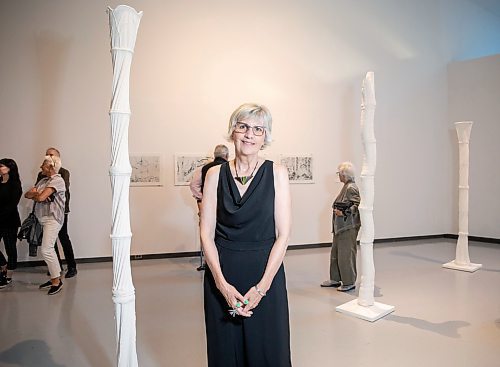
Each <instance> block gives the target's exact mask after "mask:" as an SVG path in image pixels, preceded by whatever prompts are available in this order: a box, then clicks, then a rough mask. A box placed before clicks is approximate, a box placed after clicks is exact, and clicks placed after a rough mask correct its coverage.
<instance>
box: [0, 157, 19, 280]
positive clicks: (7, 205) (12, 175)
mask: <svg viewBox="0 0 500 367" xmlns="http://www.w3.org/2000/svg"><path fill="white" fill-rule="evenodd" d="M22 194H23V189H22V187H21V180H20V179H19V171H18V169H17V164H16V162H15V161H14V160H13V159H9V158H3V159H0V240H3V243H4V245H5V252H6V253H7V259H5V256H4V255H3V253H2V252H1V251H0V288H5V287H6V286H7V285H8V284H10V283H11V282H12V273H13V272H14V270H15V269H16V268H17V247H16V244H17V230H18V228H19V226H20V225H21V219H20V218H19V211H18V209H17V205H18V204H19V200H20V199H21V196H22Z"/></svg>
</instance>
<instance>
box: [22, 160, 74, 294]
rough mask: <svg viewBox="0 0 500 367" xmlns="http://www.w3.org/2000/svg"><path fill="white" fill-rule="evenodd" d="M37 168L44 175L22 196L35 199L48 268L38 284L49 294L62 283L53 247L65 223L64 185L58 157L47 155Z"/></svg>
mask: <svg viewBox="0 0 500 367" xmlns="http://www.w3.org/2000/svg"><path fill="white" fill-rule="evenodd" d="M40 168H41V169H42V174H43V176H44V178H42V179H41V180H40V181H38V182H37V183H36V186H35V187H33V188H31V189H30V190H29V191H28V192H27V193H26V194H24V197H25V198H27V199H31V200H33V201H34V202H35V204H34V205H35V215H36V217H37V219H38V220H39V221H40V224H41V225H42V227H43V237H42V250H41V252H42V257H43V259H44V260H45V262H46V263H47V266H48V268H49V273H50V280H49V281H47V282H45V283H43V284H41V285H40V287H39V288H40V289H47V288H48V289H49V290H48V292H47V294H48V295H49V296H51V295H54V294H56V293H59V291H60V290H61V289H62V286H63V283H62V281H61V266H60V265H59V261H58V259H57V255H56V250H55V249H54V246H55V243H56V239H57V236H58V234H59V230H60V229H61V227H62V225H63V223H64V207H65V203H66V185H65V184H64V180H63V179H62V177H61V175H60V174H59V173H58V172H59V169H60V168H61V158H59V157H57V156H50V155H46V156H45V157H44V160H43V162H42V165H41V166H40Z"/></svg>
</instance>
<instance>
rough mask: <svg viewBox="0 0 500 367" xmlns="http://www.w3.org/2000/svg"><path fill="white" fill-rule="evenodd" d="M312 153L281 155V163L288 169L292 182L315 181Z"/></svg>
mask: <svg viewBox="0 0 500 367" xmlns="http://www.w3.org/2000/svg"><path fill="white" fill-rule="evenodd" d="M312 162H313V159H312V156H311V155H281V156H280V164H282V165H283V166H285V167H286V168H287V169H288V179H289V180H290V183H314V176H313V164H312Z"/></svg>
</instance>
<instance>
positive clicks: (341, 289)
mask: <svg viewBox="0 0 500 367" xmlns="http://www.w3.org/2000/svg"><path fill="white" fill-rule="evenodd" d="M354 288H356V285H355V284H350V285H341V286H340V287H338V288H337V290H338V291H339V292H348V291H351V290H353V289H354Z"/></svg>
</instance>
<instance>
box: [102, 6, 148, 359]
mask: <svg viewBox="0 0 500 367" xmlns="http://www.w3.org/2000/svg"><path fill="white" fill-rule="evenodd" d="M108 15H109V26H110V33H111V55H112V60H113V96H112V99H111V109H110V111H109V115H110V120H111V168H110V170H109V174H110V177H111V192H112V198H113V203H112V228H111V243H112V249H113V302H114V304H115V319H116V345H117V350H116V355H117V366H119V367H136V366H137V365H138V363H137V350H136V328H135V289H134V285H133V283H132V272H131V269H130V243H131V239H132V233H131V231H130V213H129V186H130V174H131V173H132V167H131V166H130V162H129V154H128V125H129V120H130V105H129V77H130V64H131V63H132V55H133V53H134V47H135V40H136V36H137V30H138V28H139V23H140V21H141V17H142V12H140V13H137V12H136V11H135V9H133V8H131V7H129V6H125V5H120V6H118V7H117V8H116V9H114V10H113V9H111V8H109V7H108Z"/></svg>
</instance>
